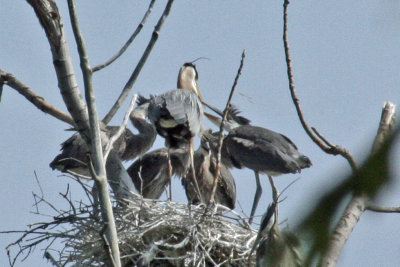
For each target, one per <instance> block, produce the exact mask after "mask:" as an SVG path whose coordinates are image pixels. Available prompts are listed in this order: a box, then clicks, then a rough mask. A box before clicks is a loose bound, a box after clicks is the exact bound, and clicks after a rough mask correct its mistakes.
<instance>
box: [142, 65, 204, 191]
mask: <svg viewBox="0 0 400 267" xmlns="http://www.w3.org/2000/svg"><path fill="white" fill-rule="evenodd" d="M197 80H198V73H197V70H196V67H195V65H194V64H193V63H185V64H184V65H183V66H182V67H181V68H180V71H179V75H178V89H174V90H171V91H168V92H166V93H163V94H161V95H158V96H152V97H151V98H150V102H149V103H150V105H149V119H150V121H151V122H152V123H153V124H154V126H155V128H156V129H157V132H158V134H159V135H161V136H162V137H164V138H165V143H166V147H167V148H178V147H182V145H185V144H188V145H189V154H190V163H191V166H194V163H193V138H194V136H196V135H199V134H200V133H201V131H202V117H203V107H202V104H201V101H202V97H201V94H200V91H199V88H198V86H197ZM168 165H169V174H171V175H172V170H171V168H172V166H171V164H168ZM192 173H193V177H195V174H194V169H193V168H192ZM193 183H194V184H195V187H196V191H197V193H198V194H199V196H200V198H201V195H200V193H199V192H200V190H199V187H198V185H197V181H196V179H193ZM170 198H171V187H170Z"/></svg>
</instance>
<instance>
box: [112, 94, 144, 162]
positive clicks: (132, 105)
mask: <svg viewBox="0 0 400 267" xmlns="http://www.w3.org/2000/svg"><path fill="white" fill-rule="evenodd" d="M136 99H137V94H134V95H133V97H132V100H131V102H130V103H129V108H128V111H127V112H126V113H125V116H124V119H123V121H122V124H121V126H120V127H119V128H118V131H117V132H116V133H115V134H114V135H113V136H112V137H111V138H110V141H109V142H108V144H107V146H106V149H105V151H104V162H107V158H108V154H109V153H110V151H111V149H112V147H113V145H114V143H115V141H117V140H118V138H119V137H120V136H121V134H122V133H123V132H124V131H125V130H126V126H127V124H128V120H129V116H130V114H131V113H132V111H133V108H134V107H135V103H136Z"/></svg>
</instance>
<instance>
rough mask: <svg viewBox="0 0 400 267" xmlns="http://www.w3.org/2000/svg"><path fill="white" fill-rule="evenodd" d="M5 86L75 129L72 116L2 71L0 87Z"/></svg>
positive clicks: (0, 73) (0, 71)
mask: <svg viewBox="0 0 400 267" xmlns="http://www.w3.org/2000/svg"><path fill="white" fill-rule="evenodd" d="M3 84H7V85H8V86H10V87H11V88H13V89H15V90H16V91H17V92H18V93H20V94H21V95H23V96H24V97H25V98H26V99H27V100H28V101H29V102H31V103H32V104H33V105H35V107H37V108H38V109H40V110H41V111H43V112H45V113H47V114H50V115H52V116H53V117H55V118H57V119H59V120H62V121H63V122H66V123H68V124H69V125H71V126H72V127H75V122H74V120H73V119H72V117H71V115H69V114H67V113H65V112H63V111H61V110H59V109H58V108H56V107H54V106H53V105H51V104H50V103H48V102H46V100H44V97H42V96H40V95H38V94H36V92H35V91H33V90H32V88H30V87H29V86H27V85H25V84H24V83H23V82H22V81H20V80H18V79H17V78H16V77H15V76H14V75H12V74H11V73H7V72H5V71H3V70H1V69H0V87H1V86H3Z"/></svg>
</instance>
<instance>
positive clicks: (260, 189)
mask: <svg viewBox="0 0 400 267" xmlns="http://www.w3.org/2000/svg"><path fill="white" fill-rule="evenodd" d="M254 175H255V176H256V184H257V189H256V193H255V195H254V200H253V206H252V207H251V213H250V218H249V224H251V223H252V222H253V217H254V213H255V212H256V209H257V206H258V201H259V200H260V197H261V194H262V188H261V183H260V176H259V174H258V171H254Z"/></svg>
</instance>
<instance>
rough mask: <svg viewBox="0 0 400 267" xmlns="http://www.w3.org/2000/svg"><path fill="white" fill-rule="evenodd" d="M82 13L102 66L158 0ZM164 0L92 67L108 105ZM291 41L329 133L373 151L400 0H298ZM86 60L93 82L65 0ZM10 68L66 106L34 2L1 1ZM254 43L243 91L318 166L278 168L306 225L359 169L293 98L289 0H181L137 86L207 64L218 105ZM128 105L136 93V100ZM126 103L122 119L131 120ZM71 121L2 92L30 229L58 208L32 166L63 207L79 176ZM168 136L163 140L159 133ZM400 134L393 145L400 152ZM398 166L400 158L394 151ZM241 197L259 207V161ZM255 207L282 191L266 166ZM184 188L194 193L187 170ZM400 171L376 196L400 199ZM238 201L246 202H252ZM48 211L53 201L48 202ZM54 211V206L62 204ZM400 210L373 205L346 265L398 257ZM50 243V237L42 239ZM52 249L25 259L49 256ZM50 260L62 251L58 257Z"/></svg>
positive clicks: (93, 4) (300, 80) (162, 82)
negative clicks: (58, 162) (68, 146)
mask: <svg viewBox="0 0 400 267" xmlns="http://www.w3.org/2000/svg"><path fill="white" fill-rule="evenodd" d="M77 2H78V3H77V9H78V13H79V18H80V23H81V27H82V31H83V34H84V37H85V39H86V44H87V49H88V51H89V56H90V62H91V64H92V65H96V64H98V63H101V62H103V61H104V60H106V59H107V58H108V57H110V56H111V55H113V54H114V53H115V52H116V51H117V50H118V49H119V48H120V47H121V45H122V44H123V43H124V42H125V41H126V39H127V38H128V37H129V36H130V34H131V33H132V32H133V30H134V29H135V28H136V26H137V24H138V23H139V21H140V20H141V18H142V16H143V13H144V11H145V10H146V8H147V5H148V3H147V2H148V1H119V2H118V3H116V2H107V3H99V2H98V1H77ZM165 2H166V1H158V2H157V3H156V5H155V8H154V10H153V13H152V14H151V17H150V19H149V21H148V22H147V24H146V25H145V28H144V29H143V31H142V33H141V34H140V36H139V38H138V39H137V41H135V43H134V44H133V45H132V46H131V47H130V48H129V50H128V51H127V52H126V54H125V55H124V56H123V57H122V58H121V59H119V60H118V61H117V62H115V63H114V64H113V65H111V66H110V67H109V68H107V69H105V70H102V71H100V72H98V73H96V74H94V85H95V90H96V96H97V104H98V107H99V113H100V116H101V117H102V116H104V114H105V113H106V112H107V111H108V109H109V107H110V106H111V105H112V104H113V102H114V100H115V99H116V97H117V96H118V94H119V93H120V90H121V89H122V87H123V86H124V84H125V82H126V81H127V79H128V77H129V75H130V73H131V72H132V70H133V68H134V67H135V66H136V63H137V61H138V59H139V57H140V56H141V55H142V52H143V51H144V48H145V46H146V44H147V42H148V40H149V38H150V36H151V31H152V30H153V27H154V25H155V24H156V22H157V20H158V18H159V16H160V14H161V12H162V10H163V8H164V5H165ZM292 2H293V3H291V5H290V7H289V20H290V21H289V23H290V25H289V40H290V45H291V53H292V60H293V68H294V79H295V85H296V88H297V92H298V96H299V98H300V101H301V105H302V107H303V111H304V115H305V118H306V120H307V121H308V123H309V124H310V125H311V126H314V127H316V128H317V129H318V130H319V131H320V132H321V133H322V134H324V135H325V136H326V137H327V138H328V139H329V140H330V141H331V142H333V143H336V144H340V145H343V146H345V147H347V148H348V149H349V150H350V151H351V152H352V153H353V154H354V156H355V158H356V160H357V161H358V162H361V161H362V159H363V158H365V156H366V155H367V154H366V153H368V151H369V150H370V148H371V144H372V140H373V137H374V135H375V132H376V129H377V125H378V122H379V118H380V113H381V106H382V104H383V102H384V101H388V100H389V101H392V102H394V103H395V104H399V103H400V90H399V89H400V75H399V74H400V67H399V66H400V64H399V63H400V49H399V44H400V30H399V28H400V3H399V2H398V1H393V0H391V1H389V0H384V1H342V0H339V1H292ZM58 5H59V9H60V12H61V15H62V18H63V21H64V25H65V29H66V34H67V38H68V42H69V45H70V50H71V53H72V55H73V58H74V61H75V70H76V73H77V76H78V80H79V82H80V86H81V89H82V78H81V76H80V72H79V61H78V60H77V55H76V47H75V45H74V41H73V38H72V33H71V30H70V26H69V17H68V12H67V10H66V1H58ZM0 21H1V27H0V36H1V38H0V68H1V69H4V70H6V71H8V72H11V73H13V74H14V75H15V76H17V77H18V78H19V79H21V80H22V81H23V82H25V83H26V84H27V85H29V86H30V87H32V88H33V89H34V90H35V91H36V92H37V93H38V94H40V95H42V96H43V97H45V99H46V100H47V101H49V102H50V103H52V104H53V105H55V106H57V107H59V108H61V109H63V110H65V106H64V104H63V102H62V99H61V96H60V94H59V91H58V88H57V81H56V76H55V72H54V69H53V66H52V60H51V55H50V49H49V45H48V44H47V40H46V38H45V34H44V32H43V30H42V29H41V27H40V25H39V22H38V20H37V18H36V17H35V15H34V12H33V10H32V8H31V7H30V6H29V5H28V4H27V3H26V2H24V1H2V7H1V9H0ZM243 49H246V51H247V57H246V60H245V66H244V68H243V74H242V76H241V77H240V81H239V84H238V87H237V92H236V94H235V95H234V98H233V102H234V103H235V104H236V105H238V106H239V107H240V108H241V109H242V110H243V115H244V116H247V117H248V118H250V119H251V120H252V122H253V124H254V125H259V126H263V127H266V128H269V129H272V130H275V131H278V132H281V133H284V134H285V135H287V136H288V137H289V138H291V139H292V140H293V141H294V142H295V143H296V144H297V146H298V147H299V150H300V151H301V152H302V153H304V154H305V155H307V156H309V157H310V158H311V160H312V161H313V167H312V168H310V169H306V170H304V171H303V172H302V173H301V174H298V175H284V176H280V177H278V178H276V179H275V181H276V184H277V186H278V188H279V189H283V188H284V187H285V186H286V185H288V184H289V183H290V182H291V181H293V180H294V179H295V178H300V180H299V181H297V182H296V183H295V184H294V185H292V186H291V187H290V188H289V189H288V190H287V191H286V194H285V195H286V196H287V199H286V200H285V201H284V202H283V203H282V204H281V206H280V220H284V219H287V220H288V222H287V225H288V226H289V227H290V226H294V225H295V224H296V221H297V219H298V218H299V217H300V216H301V215H302V214H304V213H305V212H306V211H307V210H308V209H309V208H310V207H311V206H312V205H313V204H314V203H315V202H316V200H317V199H318V196H320V195H321V194H322V193H323V192H324V191H325V190H327V189H328V188H330V187H331V186H333V185H335V184H337V183H339V182H340V181H341V180H342V179H343V178H344V176H345V175H346V174H348V173H349V171H350V169H349V166H348V165H347V163H346V161H345V160H343V159H342V158H340V157H338V156H337V157H334V156H330V155H326V154H324V153H323V152H322V151H320V150H319V148H317V147H316V146H315V145H314V144H313V143H312V142H311V141H310V139H309V138H308V137H307V136H306V134H305V133H304V131H303V129H302V127H301V125H300V123H299V120H298V118H297V114H296V112H295V109H294V106H293V104H292V102H291V99H290V95H289V90H288V80H287V76H286V66H285V61H284V52H283V45H282V1H249V2H246V4H244V1H176V2H175V3H174V5H173V7H172V11H171V13H170V16H169V17H168V19H167V21H166V22H165V24H164V27H163V29H162V31H161V35H160V37H159V40H158V42H157V43H156V45H155V48H154V50H153V53H152V54H151V56H150V58H149V59H148V61H147V64H146V65H145V67H144V68H143V70H142V73H141V75H140V77H139V78H138V80H137V82H136V84H135V86H134V88H133V91H134V92H140V93H143V94H145V95H148V94H150V93H153V94H156V93H161V92H164V91H166V90H170V89H173V88H174V87H175V86H176V76H177V73H178V70H179V67H180V66H181V65H182V64H183V63H184V62H186V61H191V60H193V59H195V58H197V57H200V56H204V57H208V58H210V60H209V61H207V60H203V61H199V62H198V63H197V67H198V71H199V74H200V79H199V85H200V89H201V90H202V95H203V97H204V98H205V99H206V100H207V101H208V102H209V103H210V104H213V105H215V106H218V107H222V106H223V105H224V104H225V101H226V99H227V96H228V93H229V90H230V88H231V86H232V83H233V79H234V76H235V74H236V71H237V68H238V65H239V60H240V55H241V52H242V50H243ZM124 107H125V109H126V107H127V105H125V106H124ZM123 113H124V112H123V111H122V110H121V111H120V112H119V114H118V116H116V118H115V119H114V120H113V122H112V123H113V124H119V123H120V122H121V120H122V116H123ZM67 127H68V126H67V125H66V124H65V123H63V122H60V121H58V120H56V119H54V118H53V117H51V116H49V115H46V114H44V113H42V112H41V111H39V110H38V109H36V108H35V107H33V105H32V104H31V103H29V102H28V101H26V100H25V99H24V98H23V97H22V96H21V95H19V94H18V93H16V92H15V91H13V90H12V89H10V88H9V87H7V86H5V87H4V92H3V96H2V102H1V103H0V151H1V153H0V203H1V204H0V213H1V214H2V215H1V222H0V230H15V229H21V230H22V229H25V228H26V225H27V224H30V223H34V222H37V221H43V220H47V218H43V217H39V216H37V215H34V214H32V213H30V212H31V211H34V209H33V208H32V204H33V198H32V191H34V192H36V193H40V190H39V188H38V186H37V183H36V181H35V178H34V171H36V174H37V176H38V178H39V180H40V183H41V186H42V188H43V190H44V192H45V196H46V198H47V199H49V200H51V201H52V202H53V203H54V204H55V205H59V206H60V207H65V203H64V202H62V200H61V197H60V196H59V194H58V192H65V190H66V187H67V184H68V183H71V187H72V188H71V189H72V194H73V196H74V198H75V199H77V200H79V199H81V198H84V196H83V195H82V194H81V191H80V190H79V188H78V187H76V186H74V184H73V182H72V181H71V180H69V179H66V178H65V177H59V175H60V173H58V172H55V171H52V170H51V169H50V168H49V167H48V164H49V162H50V161H51V160H52V159H53V157H54V156H55V155H56V154H57V153H58V151H59V148H60V146H59V144H60V143H61V142H63V141H64V140H65V139H66V138H68V136H69V135H70V133H69V132H65V131H64V129H65V128H67ZM162 144H163V140H161V139H159V140H158V141H157V143H156V146H161V145H162ZM398 155H399V146H398V145H397V146H396V147H395V149H394V151H393V156H394V161H395V162H399V156H398ZM392 170H393V175H395V177H396V178H398V177H399V175H400V167H399V165H398V164H393V168H392ZM233 175H234V177H235V178H236V183H237V188H238V193H237V195H238V196H237V200H238V202H239V203H240V205H241V206H242V207H243V210H244V212H246V213H249V212H250V206H251V203H252V199H253V194H254V191H255V182H254V177H253V173H252V172H251V171H250V170H240V171H239V170H235V171H234V172H233ZM262 178H263V179H262V184H263V189H264V194H263V195H262V199H261V201H260V204H259V208H258V210H257V213H258V214H261V213H262V212H263V211H264V210H265V209H266V207H267V205H268V203H269V202H270V200H271V193H270V188H269V185H268V183H267V179H265V178H266V177H262ZM173 190H174V192H175V193H174V198H175V200H180V201H185V196H184V192H183V190H182V188H181V186H180V181H179V180H176V181H175V184H174V187H173ZM399 192H400V183H399V181H398V179H397V180H396V179H395V180H394V182H393V183H392V184H391V185H390V186H387V187H385V188H384V189H383V190H382V194H380V196H379V199H378V200H377V203H380V204H384V205H388V206H391V205H400V201H399V199H398V195H399ZM240 205H239V204H238V203H237V210H238V211H240V210H241V209H240ZM48 212H50V211H48ZM50 214H51V213H50ZM399 225H400V215H398V214H387V215H383V214H373V213H369V212H366V213H365V214H364V215H363V216H362V218H361V220H360V222H359V223H358V225H357V227H356V228H355V230H354V232H353V234H352V235H351V237H350V239H349V240H348V242H347V244H346V246H345V248H344V250H343V252H342V254H341V258H340V261H339V264H338V266H397V265H398V262H399V260H400V256H399V255H400V253H399V252H400V241H399V240H400V231H399V228H398V226H399ZM16 238H17V235H2V236H1V238H0V266H6V265H7V264H8V260H7V256H6V251H5V250H3V248H4V247H5V246H6V245H7V244H8V243H10V242H12V241H14V240H15V239H16ZM42 248H43V247H42ZM42 255H43V252H42V251H41V250H40V249H36V251H35V252H34V253H33V255H32V256H30V257H29V258H28V259H27V260H26V261H25V262H23V263H18V264H17V266H45V264H44V263H45V262H44V260H43V259H42ZM47 266H50V264H47Z"/></svg>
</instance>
